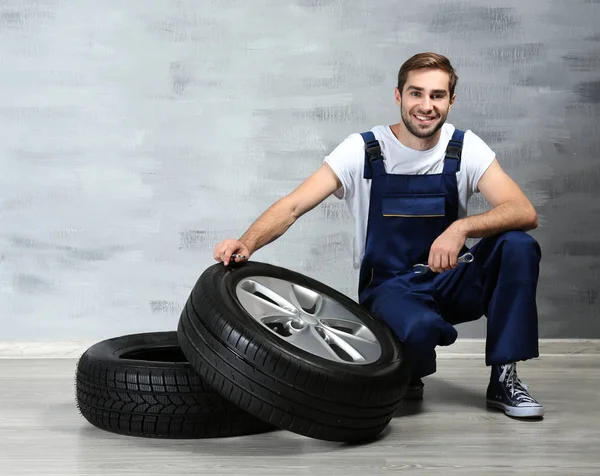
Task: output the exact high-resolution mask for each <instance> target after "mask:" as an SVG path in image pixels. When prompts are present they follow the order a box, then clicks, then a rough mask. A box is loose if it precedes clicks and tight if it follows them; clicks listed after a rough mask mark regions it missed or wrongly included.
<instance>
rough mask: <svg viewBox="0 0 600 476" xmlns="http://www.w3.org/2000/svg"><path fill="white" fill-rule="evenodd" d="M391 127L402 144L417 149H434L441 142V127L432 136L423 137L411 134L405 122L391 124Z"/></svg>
mask: <svg viewBox="0 0 600 476" xmlns="http://www.w3.org/2000/svg"><path fill="white" fill-rule="evenodd" d="M390 128H391V129H392V132H393V134H394V135H395V136H396V138H397V139H398V140H399V141H400V143H401V144H402V145H404V146H406V147H408V148H410V149H415V150H429V149H433V148H434V147H435V146H436V145H437V143H438V142H439V140H440V137H441V135H442V129H441V128H440V130H438V131H437V132H436V133H435V134H434V135H432V136H431V137H427V138H425V139H421V138H420V137H416V136H414V135H413V134H411V132H410V131H409V130H408V129H407V128H406V126H405V125H404V122H399V123H398V124H394V125H393V126H390Z"/></svg>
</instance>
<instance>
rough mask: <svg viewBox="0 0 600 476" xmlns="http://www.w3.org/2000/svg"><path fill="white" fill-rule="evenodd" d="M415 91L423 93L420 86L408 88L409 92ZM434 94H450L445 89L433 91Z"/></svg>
mask: <svg viewBox="0 0 600 476" xmlns="http://www.w3.org/2000/svg"><path fill="white" fill-rule="evenodd" d="M411 89H414V90H416V91H423V88H420V87H419V86H412V85H411V86H409V87H408V88H406V90H407V91H409V90H411ZM431 92H432V93H434V94H448V91H446V90H445V89H434V90H433V91H431Z"/></svg>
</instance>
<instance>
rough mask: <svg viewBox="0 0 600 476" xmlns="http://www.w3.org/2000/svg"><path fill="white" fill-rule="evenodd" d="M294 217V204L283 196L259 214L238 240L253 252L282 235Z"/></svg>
mask: <svg viewBox="0 0 600 476" xmlns="http://www.w3.org/2000/svg"><path fill="white" fill-rule="evenodd" d="M296 219H297V217H296V215H295V213H294V206H293V205H292V204H291V203H290V202H289V200H288V199H287V197H284V198H282V199H280V200H278V201H277V202H275V203H274V204H273V205H271V206H270V207H269V208H268V209H267V210H266V211H265V212H264V213H263V214H262V215H261V216H259V217H258V218H257V219H256V221H255V222H254V223H252V225H251V226H250V228H248V230H247V231H246V232H245V233H244V234H243V235H242V237H241V238H240V240H239V241H241V242H242V243H244V245H246V246H247V247H248V249H249V250H250V253H254V252H255V251H256V250H258V249H260V248H262V247H263V246H265V245H267V244H269V243H271V242H272V241H275V240H276V239H277V238H279V237H280V236H281V235H283V234H284V233H285V232H286V231H287V230H288V228H289V227H290V226H292V225H293V224H294V222H295V221H296Z"/></svg>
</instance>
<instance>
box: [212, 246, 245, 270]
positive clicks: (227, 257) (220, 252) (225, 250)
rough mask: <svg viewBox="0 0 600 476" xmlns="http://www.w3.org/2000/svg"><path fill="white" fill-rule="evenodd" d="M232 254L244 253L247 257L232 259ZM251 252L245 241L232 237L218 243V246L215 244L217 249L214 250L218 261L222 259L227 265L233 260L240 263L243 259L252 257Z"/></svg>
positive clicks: (214, 255)
mask: <svg viewBox="0 0 600 476" xmlns="http://www.w3.org/2000/svg"><path fill="white" fill-rule="evenodd" d="M232 254H240V255H244V256H245V258H233V259H232V258H231V255H232ZM250 254H251V253H250V250H249V249H248V247H247V246H246V245H245V244H244V243H242V242H241V241H239V240H231V239H230V240H223V241H221V242H220V243H219V244H217V246H215V249H214V251H213V257H214V258H215V259H216V260H217V261H222V262H223V263H224V264H225V266H228V265H229V262H230V261H233V262H234V263H240V262H242V261H245V260H247V259H248V258H250Z"/></svg>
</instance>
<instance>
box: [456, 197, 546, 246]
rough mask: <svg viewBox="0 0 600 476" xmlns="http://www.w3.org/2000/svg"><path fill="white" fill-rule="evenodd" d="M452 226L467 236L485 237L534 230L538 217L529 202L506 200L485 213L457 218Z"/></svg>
mask: <svg viewBox="0 0 600 476" xmlns="http://www.w3.org/2000/svg"><path fill="white" fill-rule="evenodd" d="M452 226H453V227H454V228H455V229H457V230H459V231H460V232H461V233H462V234H464V235H465V236H466V237H467V238H484V237H487V236H492V235H497V234H499V233H502V232H505V231H510V230H522V231H528V230H533V229H534V228H537V226H538V219H537V213H536V211H535V208H534V207H533V206H532V205H531V204H530V203H529V202H527V203H523V202H506V203H503V204H502V205H498V206H497V207H494V208H492V209H491V210H489V211H487V212H485V213H480V214H478V215H471V216H469V217H466V218H461V219H460V220H456V221H455V222H454V223H453V224H452Z"/></svg>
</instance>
